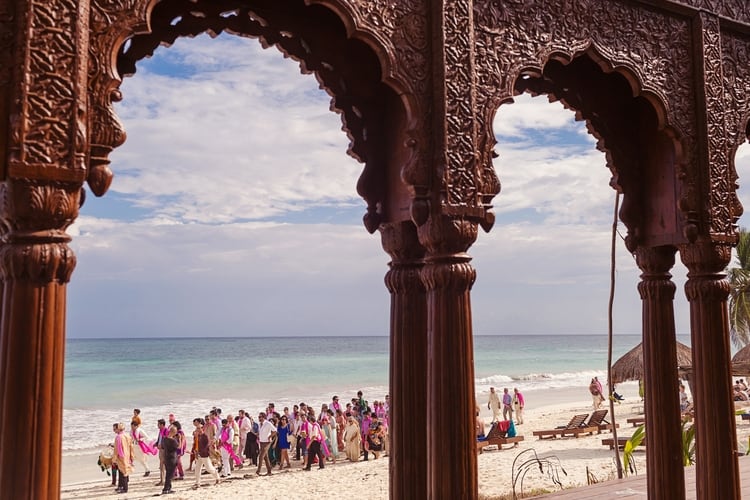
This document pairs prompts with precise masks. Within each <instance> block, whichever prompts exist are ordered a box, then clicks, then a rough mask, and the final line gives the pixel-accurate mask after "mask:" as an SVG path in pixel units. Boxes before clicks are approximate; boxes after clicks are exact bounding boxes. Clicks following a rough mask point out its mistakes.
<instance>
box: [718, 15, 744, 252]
mask: <svg viewBox="0 0 750 500" xmlns="http://www.w3.org/2000/svg"><path fill="white" fill-rule="evenodd" d="M749 19H750V17H749ZM720 44H721V56H722V60H721V65H722V75H723V82H722V84H723V86H722V88H723V93H722V97H723V99H724V102H723V105H724V108H723V109H724V126H725V128H724V129H720V130H724V133H725V136H726V139H725V140H726V142H725V147H726V149H727V155H728V158H727V164H728V169H729V171H728V172H724V173H723V178H725V179H726V183H727V184H726V186H725V188H726V189H727V193H726V195H725V200H726V202H727V205H728V206H727V207H726V210H721V211H718V212H717V213H716V217H720V216H721V215H726V216H727V217H728V219H729V220H727V221H724V224H731V227H725V229H726V230H727V233H726V236H729V237H728V238H727V240H728V241H731V242H734V241H736V235H735V234H734V233H735V231H736V224H737V220H738V219H739V217H740V216H741V215H742V213H743V207H742V204H741V203H740V201H739V199H738V198H737V170H736V169H735V157H736V155H737V148H739V147H740V145H742V144H743V143H744V142H745V141H747V139H748V133H747V127H748V122H750V67H748V64H747V62H746V61H749V60H750V36H748V35H741V34H739V33H731V32H728V31H726V30H722V32H721V42H720ZM713 130H714V131H716V130H717V129H715V128H714V129H713ZM719 224H721V222H719ZM720 229H721V226H719V227H717V228H716V229H715V230H714V232H715V233H717V234H720Z"/></svg>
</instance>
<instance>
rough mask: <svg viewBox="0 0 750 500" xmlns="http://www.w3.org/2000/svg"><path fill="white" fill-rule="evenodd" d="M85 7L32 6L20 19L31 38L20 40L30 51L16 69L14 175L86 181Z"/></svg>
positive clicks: (66, 2)
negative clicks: (81, 51)
mask: <svg viewBox="0 0 750 500" xmlns="http://www.w3.org/2000/svg"><path fill="white" fill-rule="evenodd" d="M83 5H84V4H83V2H76V1H75V0H54V1H38V2H28V7H27V11H26V12H25V15H23V16H21V19H23V21H24V23H23V24H24V25H23V27H22V30H21V33H25V34H26V38H25V40H21V39H20V38H19V45H20V46H24V47H25V57H26V60H25V61H24V64H23V65H21V64H16V65H12V66H11V67H12V68H13V69H14V70H15V71H16V72H17V73H16V76H15V78H14V81H15V82H17V84H18V85H19V87H18V93H17V97H16V99H14V103H13V105H12V108H11V109H10V112H11V113H12V116H13V117H14V119H13V120H12V121H11V130H10V138H11V139H10V140H11V142H10V145H9V156H8V173H9V175H10V176H11V177H15V178H37V179H59V180H72V181H76V180H78V181H82V180H83V179H84V177H85V162H84V155H85V154H86V149H87V146H88V144H87V142H86V137H87V133H86V123H85V117H86V95H87V94H86V92H87V91H86V84H85V82H86V78H85V72H84V65H83V64H82V58H83V57H84V56H83V55H81V53H80V49H83V50H84V51H85V48H86V47H87V45H88V24H87V22H85V21H84V22H81V21H82V19H87V11H86V9H84V8H83ZM51 26H55V27H56V28H57V29H54V30H51V29H49V28H50V27H51ZM20 36H21V34H20V33H19V37H20Z"/></svg>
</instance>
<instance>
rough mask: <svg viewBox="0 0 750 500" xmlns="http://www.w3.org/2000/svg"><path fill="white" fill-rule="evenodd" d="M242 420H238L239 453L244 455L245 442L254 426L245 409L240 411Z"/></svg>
mask: <svg viewBox="0 0 750 500" xmlns="http://www.w3.org/2000/svg"><path fill="white" fill-rule="evenodd" d="M239 416H240V421H239V422H237V423H238V424H239V427H240V450H239V455H240V456H244V454H245V442H246V440H247V433H248V432H250V430H252V428H253V424H252V422H250V418H249V417H248V416H247V415H246V414H245V410H240V411H239Z"/></svg>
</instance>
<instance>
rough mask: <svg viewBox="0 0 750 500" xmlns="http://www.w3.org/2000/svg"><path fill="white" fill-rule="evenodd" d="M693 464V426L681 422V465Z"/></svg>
mask: <svg viewBox="0 0 750 500" xmlns="http://www.w3.org/2000/svg"><path fill="white" fill-rule="evenodd" d="M693 464H695V426H694V425H692V424H689V423H688V422H687V421H683V422H682V465H684V466H688V465H693Z"/></svg>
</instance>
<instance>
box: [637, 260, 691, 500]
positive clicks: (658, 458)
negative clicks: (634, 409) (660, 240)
mask: <svg viewBox="0 0 750 500" xmlns="http://www.w3.org/2000/svg"><path fill="white" fill-rule="evenodd" d="M675 251H676V249H675V248H674V247H658V248H638V249H637V250H636V258H637V261H638V267H640V269H641V270H642V271H643V274H641V282H640V283H639V284H638V291H639V292H640V295H641V300H643V363H644V367H645V380H644V387H645V394H646V402H645V407H646V408H645V410H646V422H647V427H646V453H647V455H648V461H647V462H648V464H647V465H648V471H647V476H646V478H647V482H648V496H649V498H651V499H654V500H658V499H662V500H667V499H669V500H672V499H675V500H678V499H679V500H682V499H684V498H685V474H684V466H683V464H682V433H681V430H680V401H679V394H678V392H679V388H678V384H677V380H678V374H677V347H676V338H675V326H674V303H673V301H674V293H675V288H676V287H675V285H674V283H673V282H672V280H671V278H672V275H671V274H669V272H668V271H669V270H670V269H671V268H672V267H673V266H674V261H675Z"/></svg>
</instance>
